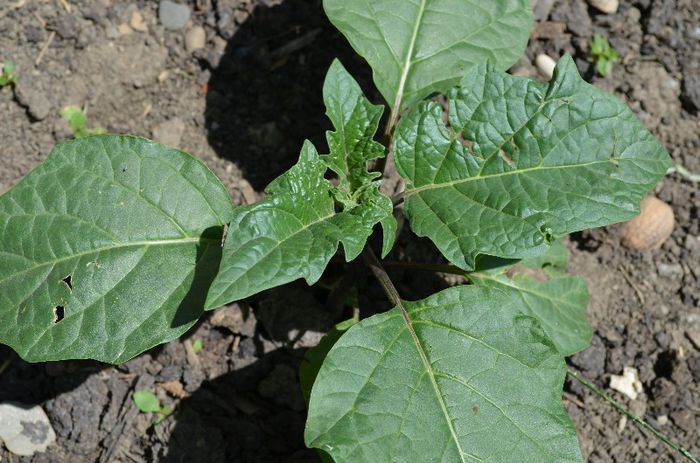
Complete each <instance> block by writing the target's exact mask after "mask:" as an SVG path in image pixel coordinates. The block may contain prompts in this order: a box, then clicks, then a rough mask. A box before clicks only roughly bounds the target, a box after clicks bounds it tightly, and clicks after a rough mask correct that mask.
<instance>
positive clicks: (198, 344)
mask: <svg viewBox="0 0 700 463" xmlns="http://www.w3.org/2000/svg"><path fill="white" fill-rule="evenodd" d="M202 347H204V346H203V345H202V340H201V339H195V340H194V341H192V352H194V353H195V354H196V353H198V352H199V351H200V350H202Z"/></svg>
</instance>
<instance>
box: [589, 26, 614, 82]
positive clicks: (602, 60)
mask: <svg viewBox="0 0 700 463" xmlns="http://www.w3.org/2000/svg"><path fill="white" fill-rule="evenodd" d="M589 59H590V60H591V62H592V63H594V64H595V68H596V71H598V74H600V75H601V76H603V77H605V76H607V75H608V74H610V72H611V71H612V68H613V65H614V64H615V63H619V62H620V53H619V52H618V51H617V50H616V49H614V48H613V47H611V46H610V43H609V42H608V39H606V38H605V37H604V36H602V35H600V34H596V35H595V36H594V37H593V41H592V42H591V51H590V56H589Z"/></svg>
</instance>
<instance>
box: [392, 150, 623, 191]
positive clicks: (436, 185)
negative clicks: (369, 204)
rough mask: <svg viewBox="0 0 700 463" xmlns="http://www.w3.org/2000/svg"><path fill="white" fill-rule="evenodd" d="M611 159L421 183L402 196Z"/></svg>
mask: <svg viewBox="0 0 700 463" xmlns="http://www.w3.org/2000/svg"><path fill="white" fill-rule="evenodd" d="M611 162H612V161H611V160H610V159H604V160H598V161H591V162H585V163H582V164H564V165H560V166H535V167H528V168H525V169H515V170H511V171H508V172H499V173H497V174H489V175H478V176H474V177H467V178H462V179H458V180H453V181H451V182H442V183H430V184H428V185H423V186H420V187H418V188H411V189H408V190H406V194H405V195H404V197H409V196H412V195H414V194H416V193H420V192H421V191H426V190H434V189H438V188H446V187H449V186H454V185H460V184H463V183H469V182H473V181H477V180H487V179H491V178H497V177H505V176H509V175H520V174H526V173H528V172H541V171H546V170H558V169H573V168H579V167H588V166H593V165H597V164H606V163H611ZM618 162H619V160H618Z"/></svg>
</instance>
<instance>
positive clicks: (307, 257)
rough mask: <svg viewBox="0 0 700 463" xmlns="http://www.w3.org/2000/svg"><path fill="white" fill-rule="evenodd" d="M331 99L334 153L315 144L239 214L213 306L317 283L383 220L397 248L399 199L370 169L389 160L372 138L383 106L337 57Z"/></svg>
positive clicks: (329, 79) (328, 86)
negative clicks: (330, 177) (331, 175)
mask: <svg viewBox="0 0 700 463" xmlns="http://www.w3.org/2000/svg"><path fill="white" fill-rule="evenodd" d="M323 97H324V101H325V103H326V108H327V114H328V116H329V118H330V119H331V122H332V123H333V126H334V127H335V129H336V130H335V131H334V132H328V134H327V138H328V145H329V147H330V151H331V152H330V154H328V155H325V156H319V155H318V153H317V151H316V149H315V148H314V146H313V145H312V144H311V143H310V142H308V141H307V142H306V143H305V144H304V147H303V148H302V152H301V156H300V159H299V162H298V163H297V164H296V165H295V166H294V167H292V168H291V169H290V170H289V171H288V172H286V173H285V174H283V175H282V176H280V177H279V178H278V179H276V180H275V181H274V182H272V183H271V184H270V185H269V186H268V187H267V189H266V191H267V193H268V194H269V196H268V197H267V198H266V199H264V200H263V201H260V202H258V203H255V204H252V205H249V206H245V207H241V208H238V209H236V211H235V212H234V217H233V220H232V221H231V225H230V227H229V232H228V237H227V239H226V243H225V245H224V250H223V258H222V262H221V268H220V271H219V275H218V276H217V278H216V280H215V281H214V284H213V286H212V290H211V292H210V293H209V298H208V299H207V304H206V305H207V308H208V309H215V308H217V307H219V306H221V305H222V304H225V303H227V302H230V301H233V300H238V299H242V298H245V297H248V296H250V295H252V294H255V293H258V292H260V291H263V290H265V289H268V288H272V287H275V286H279V285H282V284H284V283H288V282H290V281H293V280H296V279H299V278H304V279H306V281H307V282H308V283H309V284H313V283H315V282H316V281H317V280H318V279H319V278H320V277H321V274H322V273H323V270H324V269H325V268H326V265H328V262H329V261H330V259H331V257H332V256H333V255H334V254H335V253H336V251H337V249H338V244H339V243H342V244H343V248H344V250H345V257H346V259H347V260H348V261H350V260H352V259H354V258H355V257H357V256H358V255H359V254H360V252H361V251H362V248H363V247H364V245H365V242H366V241H367V238H368V237H369V236H370V234H371V233H372V228H373V227H374V226H375V225H376V224H377V223H381V224H382V226H383V228H384V233H385V238H384V251H385V253H386V252H388V251H389V249H390V248H391V246H392V245H393V242H394V238H395V235H396V219H395V218H394V216H393V214H392V211H393V205H392V202H391V199H389V198H388V197H387V196H386V195H384V194H382V193H380V192H379V181H378V180H377V179H376V178H377V176H378V175H379V174H378V173H370V172H368V171H367V163H368V161H370V160H373V159H377V158H380V157H383V156H384V155H385V153H384V147H383V146H382V145H380V144H379V143H377V142H375V141H373V139H372V138H373V137H374V134H375V132H376V130H377V126H378V124H379V119H380V117H381V113H382V108H381V107H380V106H375V105H372V104H370V102H369V101H367V99H366V98H365V97H364V95H363V94H362V90H361V89H360V87H359V85H358V84H357V82H355V80H354V79H353V78H352V77H351V76H350V74H348V73H347V71H346V70H345V69H344V68H343V66H342V65H341V64H340V62H338V61H337V60H336V61H334V62H333V64H332V65H331V67H330V69H329V71H328V75H327V76H326V81H325V83H324V86H323ZM327 168H330V169H331V170H333V171H334V172H335V173H336V174H337V175H338V185H337V186H335V187H334V186H332V185H331V183H329V182H328V181H327V180H326V179H325V174H326V170H327ZM336 203H337V204H338V206H339V207H340V208H342V210H341V211H339V210H337V207H336Z"/></svg>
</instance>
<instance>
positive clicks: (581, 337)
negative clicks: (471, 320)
mask: <svg viewBox="0 0 700 463" xmlns="http://www.w3.org/2000/svg"><path fill="white" fill-rule="evenodd" d="M567 262H568V252H567V250H566V247H564V245H563V244H562V243H561V241H559V240H557V241H554V242H553V243H552V246H551V247H550V248H549V251H548V252H547V253H545V254H543V255H542V256H539V257H534V258H529V259H525V260H523V261H521V262H520V264H517V265H515V266H509V267H502V268H500V269H497V270H495V271H482V272H475V273H470V274H469V280H470V281H471V282H472V283H474V284H477V285H483V286H491V287H495V288H499V289H501V290H503V291H504V292H506V293H507V294H510V295H511V296H512V297H513V298H515V300H516V302H515V303H516V304H517V305H518V307H520V310H522V311H523V313H525V314H526V315H530V316H532V317H535V318H536V319H537V320H538V321H539V322H540V325H541V326H542V329H543V330H544V331H545V333H547V335H548V336H549V337H550V338H551V339H552V342H553V343H554V345H555V346H556V348H557V350H558V351H559V352H560V353H561V354H562V355H563V356H569V355H573V354H575V353H576V352H578V351H580V350H582V349H585V348H586V346H588V344H589V343H590V341H591V337H592V336H593V330H592V329H591V326H590V325H589V323H588V321H587V320H586V307H587V306H588V288H587V287H586V282H585V281H584V280H583V279H581V278H576V277H573V276H570V275H568V274H567V273H566V267H567Z"/></svg>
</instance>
